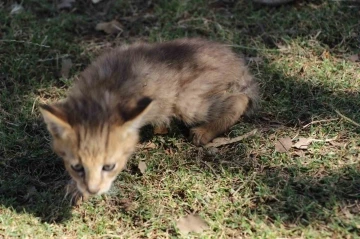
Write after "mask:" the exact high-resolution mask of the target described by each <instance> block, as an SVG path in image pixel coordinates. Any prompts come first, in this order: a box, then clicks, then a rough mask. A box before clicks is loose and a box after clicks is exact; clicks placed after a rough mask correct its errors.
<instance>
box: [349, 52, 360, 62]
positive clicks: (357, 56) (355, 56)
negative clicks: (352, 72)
mask: <svg viewBox="0 0 360 239" xmlns="http://www.w3.org/2000/svg"><path fill="white" fill-rule="evenodd" d="M359 55H360V54H355V55H351V56H349V57H348V59H349V60H350V61H352V62H358V61H359V60H360V59H359Z"/></svg>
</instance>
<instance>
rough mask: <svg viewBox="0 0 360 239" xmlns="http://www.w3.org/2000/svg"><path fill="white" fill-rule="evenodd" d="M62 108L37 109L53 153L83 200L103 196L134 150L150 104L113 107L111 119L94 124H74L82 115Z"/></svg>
mask: <svg viewBox="0 0 360 239" xmlns="http://www.w3.org/2000/svg"><path fill="white" fill-rule="evenodd" d="M64 107H65V106H64V105H61V104H54V105H42V106H41V107H40V111H41V113H42V115H43V118H44V121H45V123H46V125H47V129H48V131H49V132H50V134H51V135H52V146H53V150H54V151H55V152H56V153H57V154H58V155H59V156H60V157H61V158H63V160H64V163H65V167H66V170H67V171H68V172H69V174H70V175H71V177H72V178H73V179H74V180H75V182H76V184H77V188H78V189H79V191H80V192H81V193H82V194H83V195H84V196H89V195H99V194H102V193H105V192H107V191H108V190H109V189H110V187H111V185H112V182H113V181H114V180H115V178H116V176H117V175H118V174H119V173H120V171H121V170H122V169H123V168H124V166H125V165H126V162H127V160H128V159H129V157H130V155H131V154H132V153H133V151H134V150H135V147H136V144H137V142H138V137H139V133H138V131H139V128H140V127H141V126H142V124H143V118H144V116H145V114H146V112H147V111H148V110H149V108H150V107H151V100H150V99H149V98H143V99H142V100H140V101H138V102H137V104H135V105H134V106H132V107H123V106H121V107H117V110H116V111H117V112H114V114H115V116H112V117H111V118H109V119H108V120H106V121H103V122H98V123H96V124H92V123H91V119H87V120H84V121H81V120H80V121H79V120H78V122H76V121H74V120H73V119H74V118H77V119H81V117H83V116H82V115H81V114H82V112H81V111H80V112H71V111H69V110H68V109H65V108H64ZM70 114H72V115H70ZM74 114H78V115H77V116H76V117H74ZM84 115H86V114H84ZM90 115H91V114H90ZM114 119H115V120H114ZM79 122H80V123H79Z"/></svg>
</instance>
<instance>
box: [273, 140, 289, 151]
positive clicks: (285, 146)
mask: <svg viewBox="0 0 360 239" xmlns="http://www.w3.org/2000/svg"><path fill="white" fill-rule="evenodd" d="M291 146H292V141H291V138H290V137H285V138H280V139H279V140H278V141H276V143H275V150H276V151H277V152H279V153H285V152H287V151H289V149H290V148H291Z"/></svg>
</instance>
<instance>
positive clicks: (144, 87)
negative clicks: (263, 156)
mask: <svg viewBox="0 0 360 239" xmlns="http://www.w3.org/2000/svg"><path fill="white" fill-rule="evenodd" d="M258 98H259V97H258V86H257V84H256V82H255V81H254V79H253V77H252V76H251V75H250V73H249V72H248V69H247V68H246V67H245V65H244V63H243V60H242V59H240V58H238V57H237V56H236V55H235V54H234V53H233V52H232V51H231V50H230V49H229V48H228V47H226V46H224V45H222V44H219V43H215V42H210V41H206V40H202V39H197V38H196V39H178V40H174V41H169V42H165V43H157V44H144V43H142V44H134V45H130V46H125V47H119V48H116V49H113V50H112V51H110V52H108V53H105V54H104V55H102V56H100V57H99V58H98V59H97V60H95V61H94V62H93V63H92V64H91V65H90V66H89V67H88V68H86V69H85V70H84V72H82V73H81V74H80V77H79V79H78V81H77V82H75V84H74V86H73V87H72V89H71V90H70V92H69V94H68V96H67V98H66V99H65V100H64V101H62V102H58V103H55V104H52V105H41V107H40V111H41V113H42V115H43V118H44V121H45V122H46V124H47V129H48V130H49V132H50V133H51V135H52V138H53V140H52V145H53V149H54V151H55V152H56V153H57V154H58V155H59V156H60V157H62V158H63V159H64V163H65V167H66V169H67V171H68V172H69V173H70V175H71V177H72V178H73V180H75V182H76V185H77V188H78V190H79V191H80V192H81V193H82V195H83V196H84V197H88V196H90V195H99V194H102V193H105V192H107V191H108V190H109V189H110V187H111V185H112V182H113V181H114V180H115V178H116V176H117V175H118V174H119V173H120V171H121V170H122V169H123V168H124V166H125V164H126V162H127V160H128V158H129V157H130V156H131V154H132V153H133V152H134V149H135V146H136V144H137V143H138V139H139V129H140V128H141V127H142V126H144V125H146V124H152V125H154V126H157V127H167V126H169V123H170V120H171V118H178V119H180V120H182V121H183V122H184V123H185V124H187V125H188V126H190V127H191V130H190V131H191V135H192V141H193V143H194V144H195V145H204V144H207V143H208V142H210V141H211V140H212V139H213V138H215V137H216V136H218V135H219V134H222V133H224V132H225V131H226V130H228V129H229V127H231V126H232V125H234V124H235V123H236V122H237V121H238V120H239V118H240V116H241V115H243V114H248V113H250V112H251V111H252V110H253V109H254V106H255V105H256V103H257V101H258Z"/></svg>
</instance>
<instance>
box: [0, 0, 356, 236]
mask: <svg viewBox="0 0 360 239" xmlns="http://www.w3.org/2000/svg"><path fill="white" fill-rule="evenodd" d="M89 2H90V1H77V3H76V4H75V5H74V8H72V10H70V11H58V10H57V9H56V6H55V5H54V4H53V3H52V1H46V0H39V1H35V0H24V1H22V5H23V6H24V8H25V10H24V11H23V12H22V13H20V14H17V15H10V14H9V12H10V10H9V7H10V3H9V4H5V5H0V6H1V7H0V22H1V25H0V237H5V238H8V237H23V238H26V237H30V238H35V237H37V238H62V237H66V238H81V237H86V238H91V237H93V238H99V237H100V236H103V237H105V238H112V237H118V238H179V237H181V236H180V234H179V231H178V230H177V228H176V220H177V219H178V218H179V217H181V216H183V215H186V214H188V213H192V212H196V213H199V214H200V215H201V216H202V217H203V218H204V219H205V220H206V222H207V223H208V224H209V225H210V230H208V231H206V232H204V233H203V234H201V235H192V236H190V237H191V238H357V237H359V236H358V235H359V234H360V214H359V213H360V203H359V201H360V164H359V158H360V135H359V134H360V130H359V129H360V128H359V127H357V126H356V125H355V124H353V123H351V122H350V121H349V120H347V119H346V118H344V117H342V116H340V115H339V114H338V113H336V111H338V112H340V113H341V114H343V115H345V116H346V117H348V118H350V119H352V120H353V121H355V122H358V123H359V122H360V95H359V90H360V69H359V66H360V65H359V64H360V63H354V62H351V61H349V60H348V58H347V57H348V56H350V55H353V54H356V53H359V49H360V45H359V37H360V35H359V31H358V30H359V29H360V24H359V11H360V5H359V4H356V2H351V1H320V0H317V1H315V0H314V1H298V3H295V4H289V5H285V6H281V7H277V8H270V7H264V6H261V5H256V4H252V3H251V2H250V1H246V0H243V1H218V2H215V1H211V2H212V3H211V4H210V3H209V2H210V1H205V0H196V1H178V0H170V1H168V0H158V1H152V4H150V5H149V4H147V2H148V1H128V0H123V1H106V0H103V1H102V2H101V3H100V4H98V5H92V4H90V3H89ZM113 19H118V20H119V21H120V22H121V23H122V24H123V25H124V28H125V29H124V32H123V33H122V34H120V35H105V34H103V33H101V32H97V31H95V30H94V28H95V25H96V24H97V23H98V22H101V21H109V20H113ZM183 36H202V37H205V38H209V39H214V40H218V41H220V42H224V43H227V44H229V45H233V49H234V50H235V51H237V52H238V53H239V54H243V55H244V56H245V57H247V59H248V60H249V66H250V68H251V71H252V73H253V74H254V75H255V76H256V78H257V79H258V81H259V83H260V85H261V90H262V94H263V96H262V99H263V100H262V105H261V109H260V110H259V111H258V112H257V114H256V115H255V116H254V117H253V118H251V119H244V121H243V122H242V123H240V124H238V125H236V126H234V127H233V128H232V129H231V131H230V132H229V133H228V135H230V136H231V137H235V136H239V135H242V134H244V133H246V132H249V131H250V130H252V129H254V128H257V129H258V130H259V131H258V133H257V135H256V136H254V137H250V138H247V139H245V140H243V141H242V142H239V143H235V144H232V145H228V146H224V147H221V148H219V151H217V152H209V151H208V150H206V149H202V148H196V147H194V146H192V145H191V144H190V143H189V142H188V141H187V140H186V138H185V137H184V136H183V135H182V134H181V133H179V129H178V128H177V127H174V128H173V129H172V130H171V131H170V133H169V134H168V135H166V136H152V135H151V134H149V132H148V131H146V130H145V132H144V135H145V136H146V137H147V139H148V140H151V141H152V142H154V143H155V144H156V146H157V147H156V148H155V149H149V150H139V151H138V152H137V153H136V154H135V155H134V157H133V158H132V160H131V161H130V162H129V165H128V167H127V170H125V171H124V172H123V173H121V175H120V176H119V178H118V180H117V181H116V183H115V185H114V187H113V188H112V190H111V191H110V192H109V193H108V194H107V195H104V196H101V197H98V198H93V199H91V200H90V201H88V202H86V203H84V204H82V205H80V206H78V207H71V206H70V204H69V200H68V199H67V198H65V199H64V195H65V192H64V187H65V185H66V183H67V181H68V180H69V177H68V176H67V174H66V173H65V169H64V168H63V165H62V162H61V160H60V159H59V158H57V157H56V156H55V155H54V154H53V153H52V151H51V149H50V147H49V136H48V133H47V132H46V130H45V126H44V124H43V122H42V120H41V117H40V115H39V112H38V109H37V104H38V103H39V102H40V101H55V100H58V99H61V98H62V97H64V96H65V93H66V90H67V89H68V87H69V85H71V82H72V81H73V80H74V79H75V77H76V75H77V74H78V73H79V72H80V71H81V70H82V69H84V68H85V67H86V65H87V64H88V63H89V62H90V61H91V60H92V59H93V58H94V57H95V56H96V55H98V54H99V53H100V52H101V50H103V49H105V48H106V47H109V46H116V45H120V44H123V43H125V42H134V41H136V40H147V41H151V42H155V41H163V40H169V39H174V38H178V37H183ZM66 56H67V57H69V58H71V59H72V62H73V63H74V66H73V68H72V69H71V78H70V79H69V80H65V79H62V78H60V76H59V73H60V69H61V58H62V57H66ZM319 120H325V121H321V122H318V123H316V122H315V123H313V124H311V125H309V126H306V125H307V124H308V123H310V122H313V121H319ZM304 126H306V127H304ZM286 136H289V137H291V138H294V137H295V139H297V138H299V137H313V138H316V139H322V140H324V139H330V138H333V137H337V138H336V140H335V141H333V142H330V143H329V142H315V143H313V144H312V145H310V146H309V148H308V149H307V150H302V153H301V152H300V151H301V150H296V149H291V150H290V151H289V152H287V153H278V152H275V150H274V144H275V142H276V140H277V139H279V138H281V137H286ZM169 149H171V151H172V153H169ZM140 159H145V160H146V163H147V165H148V168H147V171H146V173H145V175H141V174H140V173H139V171H138V169H137V163H138V162H139V160H140Z"/></svg>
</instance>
